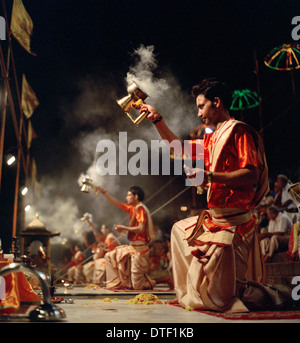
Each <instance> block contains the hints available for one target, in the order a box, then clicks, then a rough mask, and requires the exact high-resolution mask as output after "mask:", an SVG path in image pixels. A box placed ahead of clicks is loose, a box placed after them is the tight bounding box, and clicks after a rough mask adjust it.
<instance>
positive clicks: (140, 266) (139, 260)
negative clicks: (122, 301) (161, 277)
mask: <svg viewBox="0 0 300 343" xmlns="http://www.w3.org/2000/svg"><path fill="white" fill-rule="evenodd" d="M135 244H137V245H134V246H133V245H122V246H118V247H116V248H115V249H114V250H113V251H110V252H109V253H107V254H106V255H105V260H106V282H107V287H108V288H112V287H114V288H121V287H126V288H130V289H152V288H153V286H154V285H155V284H156V283H155V281H154V280H152V279H151V278H150V277H149V276H148V275H147V272H148V269H149V264H148V256H149V248H148V246H147V245H138V242H135Z"/></svg>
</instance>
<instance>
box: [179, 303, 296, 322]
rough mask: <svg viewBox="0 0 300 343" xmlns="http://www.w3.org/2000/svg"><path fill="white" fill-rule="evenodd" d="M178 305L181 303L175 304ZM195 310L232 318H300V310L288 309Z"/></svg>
mask: <svg viewBox="0 0 300 343" xmlns="http://www.w3.org/2000/svg"><path fill="white" fill-rule="evenodd" d="M173 305H174V306H177V307H182V306H181V305H177V304H173ZM195 312H199V313H204V314H208V315H210V316H214V317H219V318H223V319H230V320H266V319H270V320H272V319H300V310H287V311H250V312H243V313H227V312H222V313H221V312H214V311H203V310H195Z"/></svg>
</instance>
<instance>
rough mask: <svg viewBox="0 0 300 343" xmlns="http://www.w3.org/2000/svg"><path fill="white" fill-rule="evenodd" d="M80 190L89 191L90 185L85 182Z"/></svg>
mask: <svg viewBox="0 0 300 343" xmlns="http://www.w3.org/2000/svg"><path fill="white" fill-rule="evenodd" d="M80 191H81V192H83V193H89V192H90V186H89V185H87V184H83V185H82V187H81V189H80Z"/></svg>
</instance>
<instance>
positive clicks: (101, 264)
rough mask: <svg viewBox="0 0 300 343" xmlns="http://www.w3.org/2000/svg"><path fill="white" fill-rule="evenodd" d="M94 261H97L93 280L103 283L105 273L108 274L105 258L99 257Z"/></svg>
mask: <svg viewBox="0 0 300 343" xmlns="http://www.w3.org/2000/svg"><path fill="white" fill-rule="evenodd" d="M94 262H95V266H94V274H93V282H94V283H103V282H104V281H105V275H106V261H105V258H98V259H97V260H95V261H94Z"/></svg>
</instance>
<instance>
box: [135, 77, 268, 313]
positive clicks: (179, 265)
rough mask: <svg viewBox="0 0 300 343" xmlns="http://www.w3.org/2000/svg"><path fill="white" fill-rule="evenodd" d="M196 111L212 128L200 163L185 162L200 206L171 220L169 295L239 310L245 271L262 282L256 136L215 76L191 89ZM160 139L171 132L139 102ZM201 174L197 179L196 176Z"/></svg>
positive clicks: (260, 169) (262, 171)
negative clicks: (203, 201)
mask: <svg viewBox="0 0 300 343" xmlns="http://www.w3.org/2000/svg"><path fill="white" fill-rule="evenodd" d="M192 93H193V96H194V99H195V101H196V105H197V108H198V117H199V118H200V119H201V120H202V122H203V123H205V124H206V125H207V126H209V127H211V128H212V129H213V130H214V132H212V133H210V134H206V135H205V136H204V142H203V144H204V164H205V170H202V169H196V168H194V169H189V170H188V171H187V176H188V177H189V178H190V180H191V181H192V180H195V182H197V180H199V179H203V183H202V184H201V185H199V184H197V183H196V184H195V186H197V188H200V187H204V186H205V187H206V188H208V190H207V203H208V209H207V210H204V211H203V212H202V213H201V215H200V216H199V217H191V218H187V219H183V220H181V221H179V222H177V223H176V224H175V225H174V226H173V228H172V232H171V248H172V250H171V252H172V259H173V274H174V283H175V290H176V295H177V301H178V302H179V304H180V305H182V306H184V307H187V306H192V307H193V308H195V309H209V310H215V311H227V310H231V311H247V308H246V307H245V306H244V304H243V303H242V302H241V301H240V299H239V289H240V287H241V285H242V284H243V281H244V280H245V279H246V277H247V278H251V279H254V280H256V281H262V280H263V277H264V266H263V262H262V260H261V256H260V250H259V244H258V239H257V235H256V217H255V215H254V214H253V213H252V210H253V209H254V207H255V206H256V205H258V203H259V202H260V201H261V199H262V198H263V197H264V195H265V194H266V193H267V192H268V189H269V183H268V170H267V164H266V159H265V154H264V148H263V144H262V140H261V137H260V136H259V135H258V134H257V133H256V132H255V131H254V130H253V129H252V128H250V127H249V126H248V125H246V124H245V123H243V122H239V121H236V120H235V119H233V118H231V116H230V113H229V108H230V105H231V99H232V96H231V91H230V89H229V88H228V87H227V85H225V84H224V83H222V82H220V81H218V80H216V79H206V80H203V81H202V82H201V83H200V84H199V85H196V86H194V87H193V90H192ZM140 111H141V112H143V111H148V112H149V114H148V116H147V119H149V120H152V121H153V123H154V125H155V126H156V129H157V130H158V132H159V133H160V135H161V136H162V138H163V139H165V140H167V141H168V142H170V143H171V142H172V141H174V140H175V139H177V140H178V139H179V138H177V136H176V135H175V134H174V133H173V132H172V131H171V130H170V129H169V128H168V127H167V125H166V123H165V122H164V120H163V118H162V116H161V115H160V114H159V112H158V111H157V110H156V109H155V108H154V107H153V106H151V105H146V104H144V105H143V106H142V107H141V110H140ZM199 173H202V178H197V177H196V176H197V175H199Z"/></svg>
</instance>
